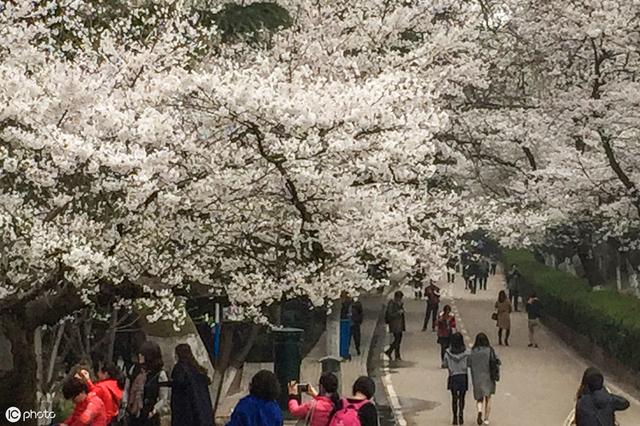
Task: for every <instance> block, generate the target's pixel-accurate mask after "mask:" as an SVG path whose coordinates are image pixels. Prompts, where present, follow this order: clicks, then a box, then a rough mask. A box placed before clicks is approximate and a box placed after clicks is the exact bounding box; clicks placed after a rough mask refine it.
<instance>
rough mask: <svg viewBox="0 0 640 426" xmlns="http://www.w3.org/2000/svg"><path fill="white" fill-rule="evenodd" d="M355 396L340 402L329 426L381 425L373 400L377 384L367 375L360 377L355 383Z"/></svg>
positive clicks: (353, 390)
mask: <svg viewBox="0 0 640 426" xmlns="http://www.w3.org/2000/svg"><path fill="white" fill-rule="evenodd" d="M352 392H353V396H352V397H351V398H347V399H343V400H342V401H340V403H339V407H337V409H336V411H335V413H334V414H333V417H332V418H331V422H330V423H329V426H351V425H354V426H379V423H378V409H377V408H376V406H375V404H374V403H373V402H372V401H371V399H372V398H373V395H375V393H376V385H375V383H374V382H373V380H372V379H371V378H369V377H367V376H361V377H359V378H358V379H357V380H356V381H355V383H354V384H353V389H352Z"/></svg>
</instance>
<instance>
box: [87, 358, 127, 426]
mask: <svg viewBox="0 0 640 426" xmlns="http://www.w3.org/2000/svg"><path fill="white" fill-rule="evenodd" d="M79 375H80V378H81V379H82V380H84V381H85V383H86V384H87V386H88V388H89V392H94V393H95V394H96V395H98V397H100V399H101V400H102V402H103V404H104V408H105V413H106V416H107V424H111V423H112V422H115V420H117V417H118V412H119V411H120V401H122V393H123V389H124V383H122V380H121V374H120V371H119V370H118V367H116V366H115V365H114V364H113V363H110V362H107V363H105V362H103V363H101V364H100V365H99V367H98V369H97V375H98V382H96V383H93V382H92V381H91V378H90V376H89V372H88V371H87V370H80V374H79Z"/></svg>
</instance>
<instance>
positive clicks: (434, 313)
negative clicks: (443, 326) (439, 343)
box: [422, 280, 440, 331]
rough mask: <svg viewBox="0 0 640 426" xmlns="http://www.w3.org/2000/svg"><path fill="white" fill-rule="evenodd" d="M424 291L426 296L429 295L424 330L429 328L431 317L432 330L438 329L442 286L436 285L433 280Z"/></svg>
mask: <svg viewBox="0 0 640 426" xmlns="http://www.w3.org/2000/svg"><path fill="white" fill-rule="evenodd" d="M424 293H425V296H427V312H426V313H425V315H424V323H423V325H422V331H426V330H427V326H428V325H429V318H431V330H432V331H436V322H437V319H438V308H439V306H440V287H438V286H437V285H435V283H434V281H433V280H431V282H430V284H429V286H428V287H427V288H426V289H425V291H424Z"/></svg>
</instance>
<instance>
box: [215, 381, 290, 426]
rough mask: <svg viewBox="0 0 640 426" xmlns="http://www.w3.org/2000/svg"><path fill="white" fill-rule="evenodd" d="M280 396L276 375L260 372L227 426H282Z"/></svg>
mask: <svg viewBox="0 0 640 426" xmlns="http://www.w3.org/2000/svg"><path fill="white" fill-rule="evenodd" d="M279 395H280V385H279V383H278V379H277V378H276V376H275V374H273V373H272V372H271V371H267V370H262V371H259V372H258V373H257V374H256V375H255V376H253V379H251V384H250V385H249V395H248V396H245V397H244V398H242V399H241V400H240V401H239V402H238V404H237V405H236V408H234V410H233V413H232V414H231V420H229V423H227V426H282V425H283V418H282V411H281V410H280V406H279V405H278V403H277V400H278V396H279Z"/></svg>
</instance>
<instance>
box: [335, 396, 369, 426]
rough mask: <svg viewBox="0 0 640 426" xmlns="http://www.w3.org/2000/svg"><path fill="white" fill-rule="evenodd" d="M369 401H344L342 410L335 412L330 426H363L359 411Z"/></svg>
mask: <svg viewBox="0 0 640 426" xmlns="http://www.w3.org/2000/svg"><path fill="white" fill-rule="evenodd" d="M369 402H371V401H369V400H368V399H364V400H362V401H360V402H356V403H351V402H349V401H348V400H346V399H343V400H342V408H341V409H339V410H338V411H336V412H335V414H334V415H333V418H332V419H331V422H330V423H329V426H361V424H360V417H359V416H358V410H360V408H361V407H362V406H363V405H365V404H368V403H369Z"/></svg>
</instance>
